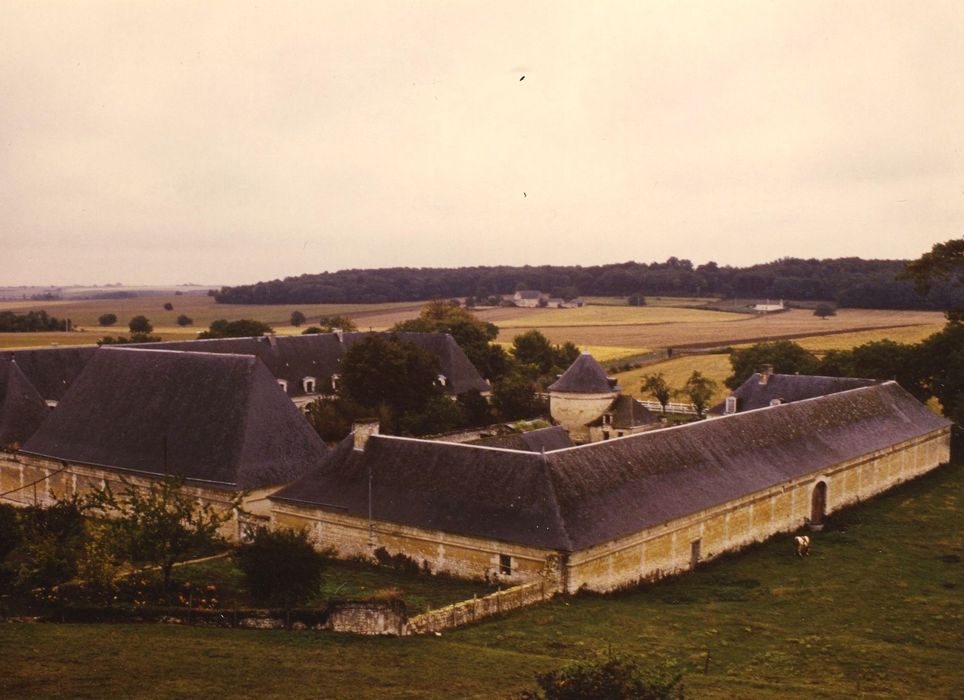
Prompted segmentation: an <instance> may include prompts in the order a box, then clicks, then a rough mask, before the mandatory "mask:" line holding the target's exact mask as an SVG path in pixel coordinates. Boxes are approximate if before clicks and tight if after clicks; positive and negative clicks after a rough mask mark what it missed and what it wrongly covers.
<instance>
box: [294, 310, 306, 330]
mask: <svg viewBox="0 0 964 700" xmlns="http://www.w3.org/2000/svg"><path fill="white" fill-rule="evenodd" d="M304 322H305V315H304V314H303V313H301V312H300V311H292V312H291V325H292V326H295V327H298V326H300V325H301V324H302V323H304Z"/></svg>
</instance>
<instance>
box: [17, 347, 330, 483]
mask: <svg viewBox="0 0 964 700" xmlns="http://www.w3.org/2000/svg"><path fill="white" fill-rule="evenodd" d="M24 451H25V452H30V453H34V454H39V455H43V456H47V457H52V458H55V459H62V460H66V461H72V462H81V463H87V464H94V465H99V466H105V467H113V468H117V469H121V470H128V471H134V472H142V473H149V474H164V473H176V474H181V475H183V476H184V477H186V478H188V479H190V480H194V481H197V482H211V483H212V484H213V485H215V486H221V487H226V488H234V489H252V488H261V487H265V486H271V485H275V484H282V483H286V482H289V481H291V480H293V479H295V478H297V477H299V476H301V475H302V474H304V473H306V472H307V471H308V470H310V469H312V468H313V467H315V466H316V465H317V464H318V463H320V462H321V461H322V460H323V458H324V457H325V456H326V454H327V453H328V448H327V447H325V445H324V443H323V442H322V441H321V439H320V438H319V437H318V435H317V434H316V433H315V431H314V430H312V428H311V427H310V426H309V425H308V422H307V421H306V420H305V418H304V416H303V415H301V413H300V412H299V411H298V409H297V408H295V406H294V404H292V403H291V401H290V400H289V399H288V398H287V397H285V395H284V393H283V392H281V391H280V390H279V388H278V385H277V382H276V381H275V379H274V378H273V377H272V376H271V373H270V372H269V371H268V370H267V368H266V367H265V366H264V364H263V363H262V362H261V361H260V360H258V359H257V358H255V357H251V356H247V355H221V354H209V353H188V352H174V351H169V350H155V349H151V350H146V349H134V348H106V347H105V348H101V349H100V350H98V351H97V352H96V353H95V355H94V357H93V359H92V360H91V361H90V362H89V363H88V364H87V367H86V368H85V370H84V372H83V373H82V374H81V375H80V376H79V377H78V378H77V379H76V380H75V381H74V383H73V384H72V385H71V387H70V389H69V390H68V392H67V393H66V394H65V395H64V397H63V399H61V401H60V404H59V405H58V406H57V408H56V409H55V410H54V411H53V412H52V413H51V414H50V416H49V418H48V419H47V421H46V422H45V423H44V424H43V426H41V428H40V430H38V431H37V432H36V433H35V434H34V435H33V437H32V438H30V440H28V441H27V443H26V444H25V445H24ZM165 453H166V458H165Z"/></svg>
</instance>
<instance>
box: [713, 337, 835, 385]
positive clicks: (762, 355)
mask: <svg viewBox="0 0 964 700" xmlns="http://www.w3.org/2000/svg"><path fill="white" fill-rule="evenodd" d="M730 365H731V366H732V367H733V374H732V375H731V376H730V377H729V378H728V379H727V380H726V382H725V384H726V386H727V387H728V388H729V389H736V388H737V387H738V386H740V385H741V384H742V383H743V382H745V381H746V380H747V379H749V378H750V376H751V375H752V374H753V373H754V372H756V371H757V370H758V369H759V368H760V367H761V366H762V365H773V368H774V370H775V371H777V372H780V373H781V374H814V373H815V372H816V370H817V367H818V365H819V361H818V360H817V358H816V356H815V355H814V354H813V353H811V352H809V351H808V350H805V349H804V348H802V347H801V346H799V345H797V344H796V343H794V342H791V341H789V340H775V341H771V342H766V343H757V344H756V345H751V346H750V347H748V348H743V349H742V350H739V349H737V350H732V351H730Z"/></svg>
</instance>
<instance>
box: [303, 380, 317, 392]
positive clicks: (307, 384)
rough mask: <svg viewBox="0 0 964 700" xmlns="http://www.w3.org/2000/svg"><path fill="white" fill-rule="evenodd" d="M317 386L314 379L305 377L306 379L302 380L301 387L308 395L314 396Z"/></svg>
mask: <svg viewBox="0 0 964 700" xmlns="http://www.w3.org/2000/svg"><path fill="white" fill-rule="evenodd" d="M315 385H316V382H315V378H314V377H305V378H304V379H302V380H301V386H302V388H303V389H304V390H305V393H306V394H314V393H315Z"/></svg>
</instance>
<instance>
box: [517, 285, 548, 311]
mask: <svg viewBox="0 0 964 700" xmlns="http://www.w3.org/2000/svg"><path fill="white" fill-rule="evenodd" d="M541 300H542V292H540V291H538V290H536V289H523V290H520V291H518V292H516V293H515V295H514V296H513V297H512V303H513V304H515V305H516V306H522V307H524V308H529V309H534V308H535V307H537V306H539V302H540V301H541Z"/></svg>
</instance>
